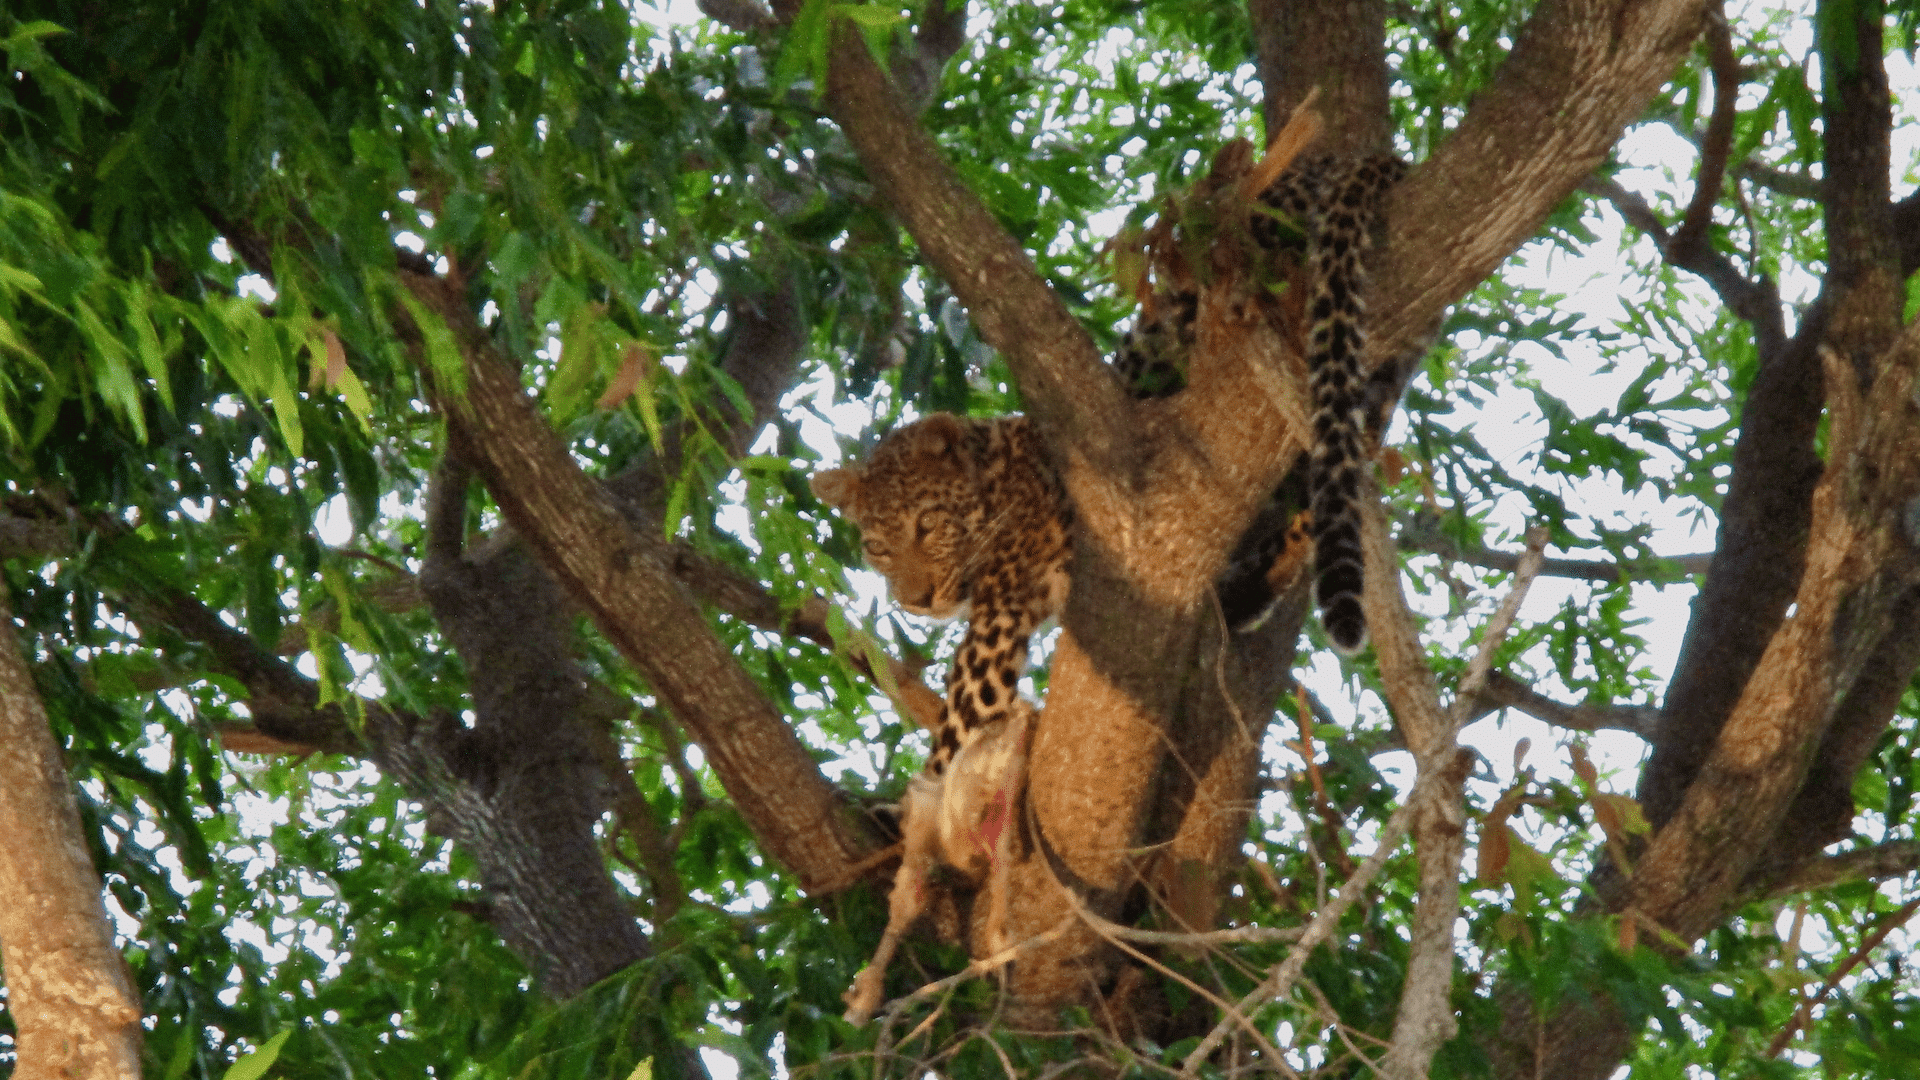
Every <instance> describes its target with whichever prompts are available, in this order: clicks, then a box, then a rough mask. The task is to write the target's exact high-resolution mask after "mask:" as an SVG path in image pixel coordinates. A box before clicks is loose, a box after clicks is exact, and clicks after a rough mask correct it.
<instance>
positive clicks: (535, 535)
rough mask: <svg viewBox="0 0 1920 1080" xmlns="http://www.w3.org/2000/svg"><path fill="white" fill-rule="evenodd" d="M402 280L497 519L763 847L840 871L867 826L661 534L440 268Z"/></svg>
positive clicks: (800, 864) (807, 871) (445, 402)
mask: <svg viewBox="0 0 1920 1080" xmlns="http://www.w3.org/2000/svg"><path fill="white" fill-rule="evenodd" d="M402 281H403V284H404V285H405V287H406V288H408V289H409V290H410V291H412V292H413V294H414V295H415V296H416V297H418V298H419V299H420V300H421V301H422V302H423V303H425V304H426V305H427V306H428V307H429V308H430V309H431V310H432V311H434V313H435V314H436V315H438V316H439V317H440V318H441V319H443V320H445V321H446V323H447V325H448V327H449V328H450V329H452V330H453V332H454V334H455V335H456V337H457V338H458V340H459V341H460V342H461V345H462V350H463V354H464V356H465V358H466V371H467V389H466V394H465V397H464V398H458V399H450V400H449V399H445V398H443V399H442V400H441V402H440V407H441V408H442V409H443V410H444V412H445V414H446V416H447V420H448V423H449V425H450V426H451V428H452V429H453V430H455V431H457V432H460V433H462V434H461V437H462V439H463V447H464V450H465V452H466V453H468V454H469V455H470V459H471V461H472V463H473V465H474V468H475V470H476V471H478V472H479V473H480V475H481V476H483V477H484V478H485V479H486V481H487V486H488V489H489V490H490V491H492V493H493V496H494V499H495V501H496V502H497V503H499V505H500V507H501V510H502V512H503V513H504V514H505V516H506V517H507V520H508V521H509V522H511V523H512V524H513V526H514V528H515V530H516V531H517V532H518V533H519V535H520V537H521V538H522V540H523V541H524V542H526V543H527V544H528V545H530V546H531V547H532V548H533V549H534V550H536V551H538V552H539V553H540V558H541V562H542V563H543V564H544V565H545V566H546V567H547V568H548V569H549V570H551V571H552V572H553V574H554V575H555V576H556V577H557V578H558V579H559V580H560V582H561V583H562V585H563V586H564V587H565V588H566V589H567V591H568V593H569V594H571V595H572V597H573V598H574V600H575V602H577V603H579V604H580V605H581V606H582V607H583V608H585V609H586V610H587V612H588V613H589V614H590V615H591V616H592V618H593V619H594V621H595V623H596V624H598V625H599V627H600V628H601V632H602V633H604V634H606V635H607V637H608V639H609V640H610V641H612V642H613V643H614V645H615V646H616V647H617V648H619V649H620V651H621V653H622V655H624V656H625V657H626V658H627V659H628V660H629V662H631V663H632V664H633V665H634V666H635V667H636V668H637V669H638V670H639V671H640V672H641V673H642V674H643V675H645V676H646V678H647V681H648V682H649V683H651V684H652V686H653V688H654V691H655V692H656V693H657V694H659V695H660V697H661V699H662V700H663V701H664V702H665V703H666V704H667V705H668V707H669V708H671V709H672V711H673V714H674V718H675V719H676V720H678V721H680V722H681V723H682V724H684V725H686V727H687V729H688V730H689V731H690V732H692V733H693V736H694V738H695V739H696V740H697V741H698V742H699V743H700V745H701V747H702V748H703V749H704V750H705V751H706V755H707V760H708V762H709V763H710V764H711V765H712V767H713V769H714V771H715V772H716V773H718V774H719V776H720V780H721V783H722V784H723V785H725V786H726V788H727V791H728V793H729V794H730V795H731V796H732V797H733V800H734V804H735V806H736V807H738V809H739V810H740V813H741V816H742V817H743V818H745V819H746V821H747V823H748V825H749V827H750V828H752V829H753V831H754V834H755V836H756V837H758V839H759V840H760V842H761V843H762V844H764V845H765V846H766V849H767V851H768V853H769V854H771V855H772V856H773V857H774V858H776V859H778V860H780V861H781V862H782V863H784V864H785V865H787V866H788V867H790V868H792V869H793V870H794V871H795V872H797V873H798V874H799V875H800V878H801V880H802V882H803V883H805V884H806V885H808V886H812V885H815V884H817V883H819V882H822V881H831V880H835V879H837V878H838V877H840V876H841V875H842V874H843V873H844V871H845V868H846V867H847V866H848V865H849V864H850V863H856V862H858V861H859V860H860V859H861V858H862V857H863V856H864V855H866V854H867V853H868V851H869V850H870V848H871V845H872V843H873V839H872V837H870V836H869V835H868V834H867V832H866V831H865V829H864V828H863V827H862V826H861V825H860V824H859V823H858V822H857V821H856V820H854V819H853V818H852V817H851V816H850V815H848V814H846V813H843V809H842V804H841V801H840V799H839V796H838V794H837V793H836V791H835V790H834V788H833V786H832V785H831V784H829V783H828V782H827V781H826V779H825V777H823V776H822V775H821V774H820V771H819V769H818V767H817V766H816V765H815V764H814V762H813V759H812V756H811V754H810V753H809V752H808V751H807V748H806V747H805V745H803V744H802V743H801V742H800V740H799V738H798V737H797V736H795V735H794V733H793V730H792V729H791V728H790V727H788V726H787V724H786V722H785V720H784V719H783V718H782V717H781V716H780V715H779V713H778V712H776V711H775V710H774V709H773V707H772V705H771V703H769V702H768V701H767V700H766V698H765V697H764V696H763V695H762V694H761V693H760V691H759V688H758V687H757V686H755V685H754V684H753V681H752V680H751V679H750V678H749V677H748V676H747V674H746V672H745V671H743V670H741V669H740V666H739V664H738V663H737V662H736V661H735V660H734V658H733V657H732V655H731V654H730V653H729V652H728V651H727V650H726V648H725V647H724V646H722V645H721V644H720V643H719V641H718V640H717V639H715V638H714V636H713V633H712V631H711V630H710V629H709V628H708V627H707V625H706V621H705V619H704V618H703V617H702V616H701V614H700V612H699V609H698V608H696V607H695V606H694V605H693V603H692V602H691V600H690V599H689V598H688V597H687V596H686V595H685V593H684V592H682V591H681V589H680V586H679V585H678V583H676V582H675V581H674V580H673V578H672V576H671V575H670V574H669V573H668V572H667V569H666V568H667V566H668V564H669V563H670V561H671V553H670V552H668V551H667V550H665V544H664V542H663V541H661V540H659V539H658V538H657V537H655V536H653V535H651V534H648V533H642V532H638V531H636V530H634V529H632V528H631V527H629V526H628V525H627V524H626V523H625V521H624V519H623V518H622V517H621V515H620V513H619V512H618V510H617V509H616V507H615V504H614V500H613V499H612V497H611V496H609V495H608V494H607V493H606V491H605V490H604V489H603V488H602V487H601V486H600V485H598V484H596V483H594V482H593V481H592V480H591V479H590V478H588V477H587V476H586V475H585V474H584V473H582V472H581V471H580V469H579V467H578V465H576V464H575V463H574V461H573V459H572V458H571V457H570V456H569V455H568V454H567V451H566V447H565V446H564V445H562V444H561V442H560V440H559V438H558V437H557V436H556V435H555V434H554V432H553V430H552V429H551V428H550V427H548V426H547V424H546V423H545V421H544V420H542V419H541V417H540V415H539V413H538V411H537V409H536V408H535V407H534V405H533V403H532V402H531V401H530V400H529V399H528V398H527V396H526V394H525V392H524V391H523V390H522V389H521V386H520V382H519V380H518V378H517V377H515V376H514V375H513V373H512V371H511V370H510V369H509V368H508V367H507V366H506V365H505V364H503V363H502V362H501V361H500V360H499V359H498V358H497V357H496V356H495V355H494V347H493V345H492V343H491V341H490V340H489V339H488V338H487V336H486V335H485V334H484V333H482V332H480V330H479V328H478V327H477V326H476V325H475V324H474V321H473V317H472V314H471V312H470V311H468V310H467V309H466V307H465V305H464V302H463V299H462V297H460V296H459V295H457V294H456V293H455V291H454V290H452V289H451V288H450V287H449V286H448V285H447V283H445V282H442V281H439V280H437V279H432V278H425V277H420V276H418V275H411V274H405V275H403V276H402Z"/></svg>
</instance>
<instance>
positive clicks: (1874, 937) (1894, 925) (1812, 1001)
mask: <svg viewBox="0 0 1920 1080" xmlns="http://www.w3.org/2000/svg"><path fill="white" fill-rule="evenodd" d="M1916 911H1920V900H1913V901H1909V902H1908V903H1907V905H1906V906H1905V907H1903V908H1901V909H1900V910H1899V911H1896V912H1894V913H1893V914H1892V915H1889V916H1887V918H1886V919H1885V920H1883V921H1882V922H1881V923H1880V925H1879V926H1876V927H1874V929H1873V933H1871V934H1868V935H1867V939H1866V940H1865V941H1862V942H1861V943H1860V947H1859V948H1857V949H1855V950H1853V952H1852V953H1850V954H1849V955H1848V956H1847V958H1846V959H1845V960H1843V961H1841V962H1840V966H1839V967H1836V968H1834V969H1833V971H1832V972H1830V973H1829V974H1828V975H1827V978H1826V981H1825V982H1823V983H1821V984H1820V989H1818V990H1816V991H1814V992H1813V993H1811V994H1808V995H1806V997H1805V998H1804V999H1802V1000H1801V1002H1800V1007H1799V1008H1798V1009H1796V1010H1794V1013H1793V1019H1792V1020H1790V1021H1788V1022H1787V1026H1786V1027H1784V1028H1781V1029H1780V1034H1778V1035H1775V1036H1774V1037H1773V1042H1772V1043H1770V1044H1768V1046H1767V1057H1769V1058H1776V1057H1779V1056H1780V1052H1781V1051H1782V1050H1785V1049H1786V1048H1787V1044H1788V1043H1790V1042H1792V1041H1793V1037H1794V1035H1795V1034H1797V1033H1798V1032H1799V1031H1800V1029H1801V1028H1803V1027H1806V1026H1807V1024H1809V1023H1810V1022H1812V1020H1813V1007H1814V1006H1815V1005H1818V1004H1820V1003H1821V1002H1822V1001H1824V1000H1826V996H1827V995H1828V994H1831V993H1832V992H1833V989H1834V987H1836V986H1839V985H1840V980H1842V979H1844V978H1846V977H1847V974H1848V973H1849V972H1851V971H1852V970H1853V969H1854V968H1856V967H1859V966H1860V964H1861V963H1862V962H1863V961H1865V960H1866V958H1867V954H1868V953H1870V952H1872V951H1873V950H1875V949H1877V948H1879V947H1880V943H1881V942H1883V941H1885V940H1886V939H1887V935H1888V934H1891V933H1893V932H1894V931H1895V930H1897V929H1899V928H1900V927H1901V926H1902V925H1904V924H1905V923H1906V921H1907V920H1908V919H1911V918H1913V913H1914V912H1916Z"/></svg>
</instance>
